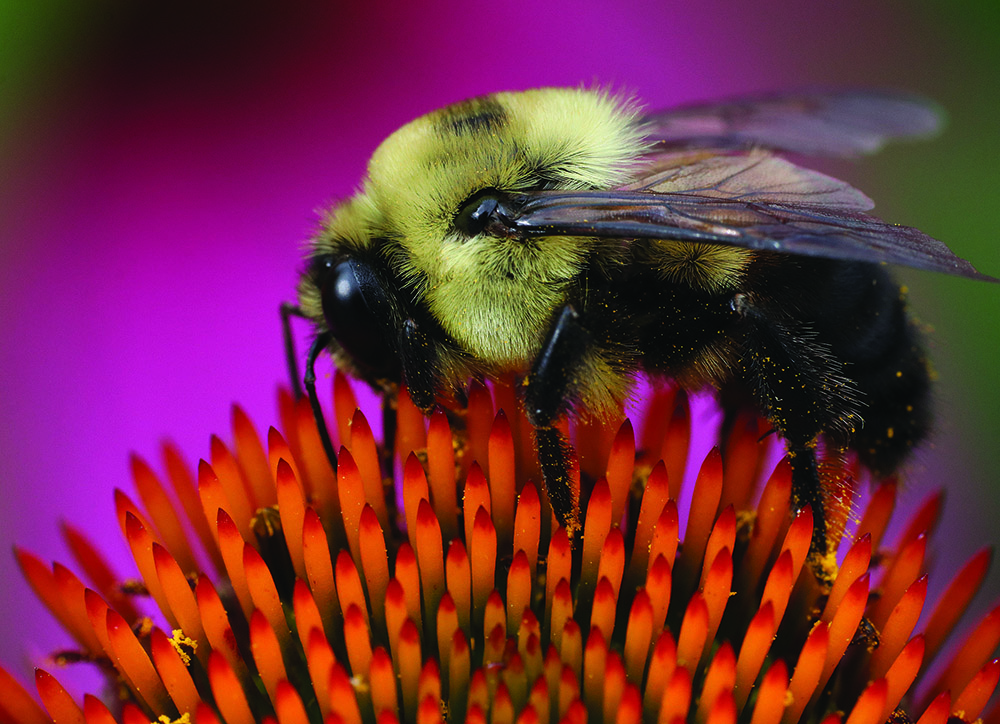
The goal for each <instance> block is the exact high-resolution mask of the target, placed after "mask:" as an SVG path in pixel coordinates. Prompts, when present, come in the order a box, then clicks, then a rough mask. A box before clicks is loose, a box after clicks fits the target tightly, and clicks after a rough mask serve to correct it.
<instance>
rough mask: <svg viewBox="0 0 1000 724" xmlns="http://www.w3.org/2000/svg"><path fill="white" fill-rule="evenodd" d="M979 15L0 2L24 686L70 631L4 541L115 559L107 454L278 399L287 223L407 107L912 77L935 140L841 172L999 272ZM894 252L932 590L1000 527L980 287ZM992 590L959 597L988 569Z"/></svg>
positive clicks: (999, 431)
mask: <svg viewBox="0 0 1000 724" xmlns="http://www.w3.org/2000/svg"><path fill="white" fill-rule="evenodd" d="M279 8H280V9H279ZM988 14H992V17H988V16H987V15H988ZM998 23H1000V10H998V9H997V6H996V5H994V4H992V3H982V4H978V5H977V4H970V3H959V4H958V5H955V4H954V3H946V2H944V0H922V1H914V0H907V1H906V2H903V0H899V1H898V2H884V1H877V2H872V1H871V0H844V1H843V2H839V3H802V2H800V1H799V0H778V1H776V2H769V3H765V4H760V3H737V4H734V3H729V2H725V1H724V0H703V1H702V2H698V3H673V2H654V1H652V0H646V1H643V0H627V1H625V2H621V1H618V0H603V1H601V0H574V1H570V0H552V1H550V2H548V3H537V2H534V1H533V0H532V1H531V2H529V1H528V0H522V1H521V2H496V3H490V4H488V5H487V4H481V3H466V2H460V1H459V0H451V1H449V0H440V1H438V2H430V3H424V4H421V3H414V2H408V1H403V0H398V1H396V2H391V1H386V2H369V3H360V2H359V3H346V2H336V1H335V0H334V1H328V2H294V3H282V4H280V5H279V4H277V3H267V2H258V1H256V0H238V1H237V0H229V1H226V0H173V1H171V2H166V1H164V0H155V1H150V2H142V3H135V2H131V1H126V0H83V1H81V0H35V1H34V2H32V3H24V2H16V1H15V0H2V2H0V262H2V263H0V339H2V342H0V374H2V384H0V462H2V467H0V621H2V622H3V623H2V624H0V625H2V626H3V629H4V634H5V635H3V636H0V661H2V662H3V664H4V665H5V666H8V667H10V668H11V669H12V670H14V671H15V672H16V673H17V674H18V676H19V677H20V678H21V679H22V681H28V680H29V677H30V672H31V666H32V665H38V664H43V663H44V656H45V655H46V654H47V653H48V652H51V651H53V650H55V649H58V648H59V647H63V646H66V645H68V644H69V643H70V640H69V638H68V636H66V635H64V634H63V633H61V632H59V631H58V629H57V627H56V626H55V625H54V624H53V622H52V620H51V619H50V617H49V616H48V614H46V613H44V612H43V611H42V609H41V606H40V604H38V603H37V602H36V601H35V599H34V597H33V595H32V594H31V592H30V590H29V589H28V587H27V585H26V584H24V583H23V582H22V580H21V577H20V574H19V573H18V571H17V567H16V565H15V563H14V559H13V556H12V555H11V554H10V552H9V551H10V549H11V546H12V544H14V543H16V544H18V545H20V546H23V547H25V548H27V549H29V550H31V551H33V552H35V553H36V554H38V555H39V556H41V557H42V558H43V559H44V560H46V561H49V560H52V559H58V560H62V561H65V562H69V556H68V553H67V552H66V550H65V547H64V546H63V544H62V542H61V539H60V538H59V536H58V524H59V521H60V520H68V521H71V522H73V523H74V524H76V525H78V526H80V527H82V528H84V529H85V530H86V531H87V532H88V533H89V534H90V535H91V537H92V538H93V539H94V540H96V541H97V542H98V543H99V544H100V546H101V547H102V548H103V549H104V550H105V551H108V552H109V555H110V556H111V557H112V559H113V560H114V561H115V562H116V565H117V566H118V569H119V570H120V571H122V572H126V571H127V572H129V573H131V572H132V569H131V567H129V566H127V564H126V563H125V562H124V561H125V559H126V558H125V556H126V547H125V544H124V543H123V542H122V538H121V535H120V533H119V530H118V526H117V524H116V522H115V518H114V509H113V505H112V497H111V491H112V489H113V488H114V487H122V488H124V489H126V490H127V491H129V492H130V493H131V492H132V488H131V482H130V480H129V477H128V454H129V452H130V451H136V452H138V453H139V454H140V455H142V456H144V457H145V458H147V459H149V460H151V461H152V462H153V463H154V465H155V466H157V467H158V468H159V466H160V458H159V443H160V441H161V440H163V439H165V438H168V437H169V439H172V440H174V441H175V442H176V443H177V444H178V445H179V447H180V448H181V449H182V450H183V451H184V452H185V453H186V455H187V456H188V459H189V460H191V461H192V462H194V461H196V460H197V459H198V458H199V457H203V456H207V451H208V436H209V434H210V433H213V432H215V433H219V434H221V435H223V437H228V435H229V432H228V431H229V424H230V423H229V417H230V405H231V403H232V402H234V401H238V402H239V403H240V404H241V405H243V406H244V408H245V409H246V410H247V411H248V412H249V414H250V416H251V418H252V419H253V420H254V421H255V423H256V425H257V427H258V430H259V431H261V432H266V429H267V426H269V425H271V424H273V423H274V422H275V420H276V419H277V413H276V405H275V390H276V387H277V385H279V384H282V383H284V382H285V381H286V373H285V369H284V361H283V356H282V348H281V335H280V327H279V321H278V314H277V307H278V303H279V302H280V301H282V300H285V299H290V298H291V297H292V293H293V288H294V284H295V279H296V273H297V270H298V269H299V267H300V261H299V258H300V247H301V245H302V243H303V240H304V239H306V238H307V236H308V235H309V234H310V232H311V230H312V229H313V228H314V225H315V222H316V218H317V216H316V212H317V210H318V209H320V208H322V207H323V206H324V205H326V204H328V203H329V202H330V201H332V200H334V199H336V198H338V197H341V196H345V195H347V194H349V193H351V191H352V190H353V189H354V187H355V185H356V184H357V182H358V180H359V178H360V177H361V174H362V172H363V170H364V165H365V162H366V160H367V158H368V156H369V155H370V153H371V152H372V150H373V149H374V148H375V146H376V145H377V144H378V142H379V141H380V140H381V139H382V138H384V137H385V136H386V135H387V134H388V133H390V132H391V131H392V130H394V129H395V128H397V127H398V126H400V125H401V124H403V123H405V122H406V121H408V120H410V119H412V118H413V117H415V116H417V115H420V114H422V113H424V112H426V111H429V110H431V109H433V108H436V107H438V106H441V105H444V104H447V103H450V102H453V101H457V100H460V99H462V98H465V97H467V96H471V95H476V94H481V93H488V92H492V91H497V90H504V89H523V88H530V87H534V86H543V85H573V86H575V85H579V84H591V85H592V84H599V85H601V86H609V87H611V88H613V89H616V90H621V91H625V92H630V93H634V94H635V95H637V96H638V97H639V98H642V99H644V100H645V101H646V102H647V103H648V104H649V105H650V106H652V107H658V106H666V105H670V104H674V103H679V102H684V101H694V100H705V99H710V98H713V97H720V96H731V95H736V94H742V93H747V92H753V91H762V90H771V89H789V88H796V87H803V86H870V87H882V86H884V87H890V88H901V89H905V90H910V91H916V92H920V93H923V94H926V95H927V96H929V97H931V98H934V99H935V100H937V101H939V102H940V103H941V104H942V106H943V107H944V108H945V109H946V110H947V112H948V115H949V124H948V127H947V129H946V131H945V133H944V134H943V135H942V136H941V137H940V138H939V139H936V140H933V141H931V142H927V143H923V144H920V145H897V146H893V147H891V148H890V149H888V150H886V151H885V152H883V153H882V154H881V155H879V156H878V157H876V158H873V159H870V160H868V161H865V162H864V163H860V164H857V165H850V166H846V165H845V166H838V167H837V172H838V173H840V174H842V175H845V176H847V177H848V178H849V180H851V181H852V182H854V183H855V184H856V185H858V186H860V187H861V188H862V189H864V190H865V191H866V192H867V193H869V195H871V196H872V197H874V198H875V199H876V201H877V203H878V207H877V210H876V211H877V213H879V214H880V215H881V216H883V217H884V218H886V219H888V220H891V221H894V222H899V223H905V224H909V225H913V226H917V227H919V228H921V229H923V230H925V231H927V232H928V233H930V234H931V235H933V236H936V237H938V238H940V239H942V240H944V241H946V242H947V243H948V244H949V245H950V246H951V247H952V249H954V250H955V251H956V252H957V253H958V254H959V255H961V256H963V257H966V258H968V259H970V260H972V261H973V262H974V263H975V264H976V266H977V267H978V268H979V269H980V270H981V271H984V272H986V273H990V274H993V275H1000V251H998V249H1000V246H998V244H997V240H996V228H995V226H996V222H995V220H994V219H995V213H996V198H997V187H998V182H1000V172H998V170H997V165H996V160H997V159H998V158H1000V136H998V133H997V128H998V122H997V119H998V118H1000V93H998V88H997V83H996V78H997V77H1000V46H998V44H997V43H996V38H995V35H993V34H992V32H991V30H990V29H992V28H995V27H998ZM902 277H903V278H904V279H905V280H906V282H907V284H908V285H909V287H910V289H911V300H912V307H913V309H914V310H915V312H916V314H917V315H918V317H919V319H920V320H921V321H922V322H924V323H926V324H928V325H932V326H933V327H934V330H935V331H934V333H933V335H932V337H931V340H932V341H931V345H932V348H933V356H934V360H935V366H936V369H937V370H938V372H939V373H940V383H939V385H938V387H937V393H936V394H937V396H938V398H939V400H940V404H939V407H940V413H939V416H940V431H939V433H938V435H937V437H936V438H935V440H934V442H933V443H932V444H931V445H929V446H928V447H927V449H925V450H924V451H922V452H921V453H920V454H919V455H918V458H917V460H916V461H915V463H914V465H913V468H912V473H913V474H912V476H911V479H910V482H909V483H908V486H907V488H906V490H905V491H904V493H903V495H902V503H901V505H902V506H904V507H909V508H912V507H913V506H914V505H916V504H917V503H919V502H920V501H921V500H923V499H924V498H925V496H926V495H927V494H928V491H930V490H933V489H935V488H937V487H942V486H943V487H946V488H947V490H948V500H947V506H946V511H945V518H944V521H943V523H942V531H941V533H940V534H939V536H938V542H939V544H938V553H937V555H938V560H937V562H936V565H935V569H936V571H937V575H936V576H934V577H933V578H932V580H933V581H934V582H935V583H936V584H937V586H938V587H940V586H943V585H944V583H946V582H947V580H948V579H949V578H950V574H951V572H952V571H954V570H956V569H957V567H958V566H959V565H960V564H961V562H963V561H964V560H965V559H967V558H968V557H969V556H970V555H971V554H972V553H973V552H974V551H975V550H977V549H978V548H979V547H980V546H982V545H985V544H986V543H987V542H990V541H997V540H1000V534H998V532H997V526H996V524H995V521H996V520H997V516H998V512H1000V510H998V490H1000V487H998V481H1000V474H998V471H997V469H996V463H995V457H996V453H995V451H996V441H997V440H998V439H1000V379H998V377H1000V376H998V374H997V370H996V359H997V352H998V350H1000V314H998V312H1000V288H998V287H994V286H991V285H987V284H977V283H973V282H969V281H964V280H960V279H951V278H945V277H941V276H934V275H928V274H922V273H916V272H903V273H902ZM326 371H328V367H326V366H324V367H323V368H322V371H321V374H325V372H326ZM988 586H989V587H990V590H989V591H988V592H987V593H986V595H982V596H980V600H979V602H978V610H979V611H983V610H985V608H986V607H987V606H989V605H992V603H994V602H995V601H994V600H993V599H995V598H996V594H997V592H998V590H1000V585H998V576H997V575H996V574H994V575H993V576H991V578H990V581H989V583H988ZM932 596H933V593H932ZM73 693H74V695H75V696H77V697H79V696H80V691H74V692H73ZM78 700H79V699H78Z"/></svg>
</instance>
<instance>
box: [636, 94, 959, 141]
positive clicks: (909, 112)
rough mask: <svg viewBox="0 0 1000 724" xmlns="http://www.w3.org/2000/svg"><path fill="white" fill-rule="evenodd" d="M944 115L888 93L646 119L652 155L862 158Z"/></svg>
mask: <svg viewBox="0 0 1000 724" xmlns="http://www.w3.org/2000/svg"><path fill="white" fill-rule="evenodd" d="M942 118H943V114H942V113H941V111H940V110H939V109H938V108H937V106H935V105H934V104H933V103H931V102H930V101H928V100H926V99H924V98H920V97H919V96H913V95H908V94H905V93H892V92H885V91H879V92H876V91H841V92H832V93H822V92H816V93H799V94H788V95H765V96H757V97H748V98H742V99H736V100H732V101H727V102H722V103H706V104H696V105H688V106H681V107H679V108H671V109H668V110H664V111H658V112H654V113H650V114H648V115H645V116H641V117H640V118H639V119H638V122H639V123H640V124H642V125H643V127H644V130H645V132H646V136H647V138H648V139H649V140H650V141H652V142H654V143H655V145H654V146H653V148H652V150H651V153H658V152H660V151H663V150H669V149H677V148H707V147H714V148H738V147H746V146H760V147H765V148H771V149H775V150H780V151H789V152H793V153H801V154H806V155H813V156H857V155H860V154H866V153H872V152H874V151H877V150H878V149H880V148H881V147H882V146H883V145H884V144H885V142H886V141H887V140H889V139H892V138H919V137H922V136H928V135H931V134H933V133H935V132H937V131H938V130H939V129H940V127H941V125H942Z"/></svg>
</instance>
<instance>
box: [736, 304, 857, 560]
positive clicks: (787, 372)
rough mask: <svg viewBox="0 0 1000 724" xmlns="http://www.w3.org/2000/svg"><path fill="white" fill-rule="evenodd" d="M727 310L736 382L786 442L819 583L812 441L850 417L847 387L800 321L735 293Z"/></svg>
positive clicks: (820, 519)
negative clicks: (737, 360)
mask: <svg viewBox="0 0 1000 724" xmlns="http://www.w3.org/2000/svg"><path fill="white" fill-rule="evenodd" d="M733 309H734V311H736V312H737V313H738V314H739V315H740V316H741V317H742V322H741V324H740V329H739V335H738V336H739V339H740V343H741V346H742V347H743V349H742V364H741V366H740V372H739V377H740V381H741V382H742V384H743V385H744V386H745V388H746V389H747V390H748V391H749V392H750V393H751V395H752V396H753V397H754V399H755V401H756V403H757V405H758V407H759V408H760V410H761V411H762V412H763V413H764V414H765V415H766V416H767V418H768V420H769V421H770V422H771V423H772V424H773V425H774V426H775V428H776V429H777V430H778V431H779V432H780V433H781V435H782V436H783V437H784V438H785V440H786V441H787V443H788V453H789V458H790V461H791V464H792V502H793V504H794V506H795V508H796V509H801V508H804V507H805V506H806V505H809V506H810V508H811V509H812V514H813V534H812V543H811V546H810V562H811V564H812V566H813V569H814V571H815V572H816V574H817V577H819V578H821V579H824V580H825V579H826V577H827V576H826V574H825V571H826V570H827V569H829V568H830V561H829V559H830V555H829V554H830V553H831V552H832V546H831V542H830V541H829V540H828V539H827V516H826V512H827V511H826V509H825V507H824V497H823V480H822V477H821V475H820V470H819V465H818V463H817V460H816V440H817V438H818V437H819V435H820V434H823V435H827V436H831V437H833V438H836V437H837V436H838V435H841V434H842V433H843V428H844V427H846V426H848V425H849V424H850V421H851V420H852V419H854V418H855V416H856V414H857V409H856V405H857V401H856V391H855V387H854V385H853V383H852V382H850V380H848V379H846V378H845V377H844V375H843V373H842V367H841V366H840V363H838V362H837V361H836V358H835V357H834V356H833V355H832V354H831V353H830V350H829V348H828V347H827V346H826V345H824V344H823V343H821V342H820V341H819V340H817V338H816V336H815V334H813V333H812V331H811V330H810V328H809V327H808V326H807V325H804V324H802V323H798V322H796V320H794V319H792V318H790V317H788V316H786V315H781V314H777V313H775V312H774V310H770V309H766V308H761V307H758V306H756V304H755V302H754V300H753V299H751V298H749V297H748V296H747V295H742V294H741V295H737V296H736V297H735V298H734V299H733Z"/></svg>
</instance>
